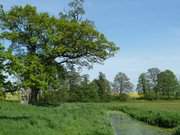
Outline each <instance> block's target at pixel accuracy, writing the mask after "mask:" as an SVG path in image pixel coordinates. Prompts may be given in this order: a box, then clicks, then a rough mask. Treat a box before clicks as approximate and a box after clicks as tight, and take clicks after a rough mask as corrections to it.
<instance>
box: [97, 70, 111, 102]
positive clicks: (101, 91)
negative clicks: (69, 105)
mask: <svg viewBox="0 0 180 135" xmlns="http://www.w3.org/2000/svg"><path fill="white" fill-rule="evenodd" d="M94 83H95V84H96V85H97V88H98V89H97V92H98V95H99V98H100V100H101V101H109V100H110V99H109V98H110V94H111V86H110V82H109V81H108V80H107V79H106V76H105V74H103V73H102V72H100V73H99V77H98V79H95V80H94Z"/></svg>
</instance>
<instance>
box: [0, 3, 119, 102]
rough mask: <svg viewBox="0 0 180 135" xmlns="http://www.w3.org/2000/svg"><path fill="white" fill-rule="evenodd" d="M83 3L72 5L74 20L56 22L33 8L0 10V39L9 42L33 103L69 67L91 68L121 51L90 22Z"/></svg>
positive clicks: (55, 19) (70, 13)
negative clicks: (83, 18) (81, 18)
mask: <svg viewBox="0 0 180 135" xmlns="http://www.w3.org/2000/svg"><path fill="white" fill-rule="evenodd" d="M81 2H83V1H82V0H75V1H73V2H72V3H70V6H71V7H72V10H70V11H69V15H70V16H71V17H72V18H74V19H75V21H74V20H73V19H66V18H63V17H60V18H57V17H54V16H50V15H49V14H48V13H39V12H38V11H37V9H36V8H35V7H33V6H31V5H25V6H14V7H12V8H11V9H10V10H9V11H5V10H4V9H3V7H2V6H1V7H0V24H1V25H0V29H1V30H0V39H4V40H8V41H9V42H10V43H11V45H10V49H12V51H13V55H14V57H15V58H14V59H16V60H17V62H14V61H13V62H11V63H12V64H14V65H15V64H17V66H14V68H13V69H14V75H16V77H17V78H18V79H19V80H20V81H19V82H22V86H23V87H26V88H30V89H31V96H30V97H31V98H30V103H31V104H35V103H36V102H37V95H38V93H39V91H41V90H46V89H49V87H50V88H52V86H53V84H54V80H58V79H59V78H60V79H61V76H60V75H59V73H60V72H62V71H64V70H65V69H66V68H67V65H69V64H74V65H77V66H79V67H83V66H86V67H92V66H93V64H94V63H103V61H104V60H106V59H107V58H109V57H111V56H113V55H114V54H115V53H116V51H117V50H118V48H117V47H116V46H115V44H114V43H112V42H110V41H108V40H107V39H106V37H105V36H104V35H103V34H102V33H100V32H98V31H97V30H96V29H95V27H94V26H93V25H91V24H90V23H87V21H86V20H85V21H80V20H79V19H80V18H79V15H80V14H84V11H83V9H81V10H80V9H79V8H81Z"/></svg>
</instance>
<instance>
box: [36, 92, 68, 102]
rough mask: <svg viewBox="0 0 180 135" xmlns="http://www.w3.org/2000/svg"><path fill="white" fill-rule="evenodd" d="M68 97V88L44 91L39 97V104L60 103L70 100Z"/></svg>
mask: <svg viewBox="0 0 180 135" xmlns="http://www.w3.org/2000/svg"><path fill="white" fill-rule="evenodd" d="M68 99H69V94H68V92H67V90H58V91H44V92H43V93H42V94H41V96H40V98H39V104H48V105H58V104H60V103H62V102H66V101H68Z"/></svg>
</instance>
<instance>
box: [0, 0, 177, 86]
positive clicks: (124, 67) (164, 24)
mask: <svg viewBox="0 0 180 135" xmlns="http://www.w3.org/2000/svg"><path fill="white" fill-rule="evenodd" d="M68 1H69V0H0V4H3V5H4V7H5V9H9V8H10V7H11V6H13V5H24V4H27V3H28V4H32V5H35V6H36V7H37V8H38V10H39V11H47V12H49V13H50V14H53V15H57V14H58V13H59V11H62V10H63V9H64V8H65V7H67V3H68ZM85 9H86V17H87V18H88V19H90V20H93V21H94V22H95V24H96V27H97V29H98V30H99V31H101V32H103V33H104V34H105V35H106V36H107V37H108V39H109V40H111V41H114V42H115V43H116V44H117V45H118V46H119V47H120V48H121V49H120V52H119V53H118V54H117V55H116V56H115V57H113V58H111V59H109V60H107V61H106V62H105V64H104V65H95V66H94V69H93V70H90V71H88V73H89V74H90V77H91V78H94V77H96V76H97V75H98V72H100V71H101V72H104V73H106V75H107V78H108V79H110V80H113V78H114V76H115V74H116V73H118V72H124V73H126V74H127V75H128V76H129V77H130V79H131V80H132V82H134V83H136V82H137V78H138V76H139V74H140V73H142V72H145V71H146V70H147V69H148V68H150V67H159V68H160V69H162V70H165V69H171V70H173V71H174V72H175V73H176V74H177V76H178V78H179V76H180V0H86V2H85ZM84 72H86V73H87V71H84Z"/></svg>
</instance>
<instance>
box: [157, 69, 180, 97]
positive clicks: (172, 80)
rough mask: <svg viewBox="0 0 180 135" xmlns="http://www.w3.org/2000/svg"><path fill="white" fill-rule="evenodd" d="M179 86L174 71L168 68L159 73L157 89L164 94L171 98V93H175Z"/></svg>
mask: <svg viewBox="0 0 180 135" xmlns="http://www.w3.org/2000/svg"><path fill="white" fill-rule="evenodd" d="M177 87H178V81H177V78H176V76H175V74H174V73H173V72H172V71H170V70H166V71H164V72H161V73H160V74H159V75H158V84H157V89H158V91H159V92H161V93H162V94H163V95H164V96H167V97H168V98H170V96H171V95H174V92H175V90H176V89H177Z"/></svg>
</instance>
